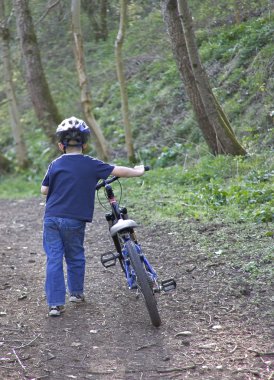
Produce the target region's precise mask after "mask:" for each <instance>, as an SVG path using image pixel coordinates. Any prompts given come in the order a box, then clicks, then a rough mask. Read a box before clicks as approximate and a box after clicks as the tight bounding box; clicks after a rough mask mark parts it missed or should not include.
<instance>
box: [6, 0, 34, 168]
mask: <svg viewBox="0 0 274 380" xmlns="http://www.w3.org/2000/svg"><path fill="white" fill-rule="evenodd" d="M0 22H1V25H0V37H1V41H2V53H3V71H4V78H5V90H6V95H7V99H8V107H9V113H10V118H11V130H12V135H13V140H14V145H15V153H16V160H17V165H18V166H19V167H20V168H26V167H27V166H28V158H27V149H26V145H25V142H24V139H23V130H22V125H21V123H20V117H19V111H18V105H17V100H16V96H15V89H14V85H13V80H12V68H11V59H10V46H9V42H10V31H9V28H8V25H7V21H6V19H5V5H4V0H0Z"/></svg>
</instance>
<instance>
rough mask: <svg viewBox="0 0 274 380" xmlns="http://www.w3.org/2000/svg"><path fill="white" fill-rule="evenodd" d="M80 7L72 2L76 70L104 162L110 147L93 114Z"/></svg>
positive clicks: (76, 1)
mask: <svg viewBox="0 0 274 380" xmlns="http://www.w3.org/2000/svg"><path fill="white" fill-rule="evenodd" d="M80 5H81V0H72V1H71V15H72V32H73V38H74V55H75V61H76V68H77V72H78V79H79V85H80V90H81V104H82V107H83V111H84V115H85V119H86V121H87V123H88V124H89V125H90V127H91V129H92V131H93V133H94V135H95V147H96V151H97V153H98V156H99V157H100V158H101V159H102V160H105V161H106V160H108V158H109V153H108V146H107V142H106V140H105V138H104V135H103V133H102V130H101V129H100V127H99V125H98V124H97V122H96V120H95V117H94V115H93V112H92V101H91V94H90V91H89V88H88V79H87V75H86V68H85V58H84V48H83V37H82V31H81V24H80V8H81V7H80Z"/></svg>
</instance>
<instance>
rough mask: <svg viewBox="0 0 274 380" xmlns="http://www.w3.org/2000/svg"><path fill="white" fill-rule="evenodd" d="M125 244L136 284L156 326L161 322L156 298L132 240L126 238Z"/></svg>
mask: <svg viewBox="0 0 274 380" xmlns="http://www.w3.org/2000/svg"><path fill="white" fill-rule="evenodd" d="M125 245H126V249H127V252H128V255H129V258H130V262H131V265H132V267H133V269H134V271H135V275H136V278H137V284H138V286H139V287H140V289H141V292H142V294H143V296H144V299H145V303H146V307H147V310H148V313H149V316H150V319H151V322H152V324H153V326H156V327H158V326H160V324H161V318H160V315H159V312H158V308H157V302H156V298H155V296H154V293H153V290H152V288H151V284H150V281H149V280H150V279H149V277H148V274H147V273H146V270H145V268H144V265H143V263H142V261H141V257H140V255H139V253H138V250H137V248H136V246H135V244H134V242H133V241H132V240H128V241H127V242H126V244H125Z"/></svg>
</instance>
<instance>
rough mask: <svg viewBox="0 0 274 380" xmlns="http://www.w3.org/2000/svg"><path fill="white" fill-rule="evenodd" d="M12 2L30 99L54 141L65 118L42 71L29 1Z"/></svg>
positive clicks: (41, 123) (42, 124)
mask: <svg viewBox="0 0 274 380" xmlns="http://www.w3.org/2000/svg"><path fill="white" fill-rule="evenodd" d="M13 6H14V9H15V15H16V24H17V30H18V35H19V38H20V44H21V50H22V55H23V59H24V62H25V70H26V82H27V85H28V89H29V93H30V97H31V101H32V104H33V107H34V111H35V114H36V116H37V119H38V121H39V124H40V126H41V128H43V129H44V131H45V133H46V135H47V136H48V137H49V139H50V140H51V142H52V143H53V142H55V130H56V126H57V125H58V124H59V123H60V122H61V121H62V118H61V117H60V115H59V112H58V109H57V107H56V105H55V103H54V101H53V99H52V96H51V93H50V89H49V86H48V83H47V80H46V77H45V74H44V71H43V66H42V62H41V57H40V51H39V46H38V42H37V38H36V34H35V30H34V26H33V21H32V17H31V13H30V10H29V6H28V1H27V0H13Z"/></svg>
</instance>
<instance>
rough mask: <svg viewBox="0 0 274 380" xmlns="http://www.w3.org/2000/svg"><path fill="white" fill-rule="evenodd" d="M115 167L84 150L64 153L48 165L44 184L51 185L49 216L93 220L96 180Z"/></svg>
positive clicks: (47, 215)
mask: <svg viewBox="0 0 274 380" xmlns="http://www.w3.org/2000/svg"><path fill="white" fill-rule="evenodd" d="M113 169H114V166H113V165H109V164H107V163H105V162H103V161H100V160H97V159H95V158H93V157H90V156H87V155H83V154H71V155H70V154H63V155H62V156H61V157H59V158H57V159H56V160H54V161H53V162H52V163H51V164H50V165H49V167H48V171H47V173H46V175H45V177H44V179H43V182H42V185H43V186H48V187H49V190H48V194H47V200H46V208H45V217H60V218H71V219H78V220H82V221H86V222H91V221H92V217H93V212H94V197H95V188H96V184H97V182H98V181H99V180H100V179H106V178H107V177H108V176H109V175H110V174H111V172H112V170H113Z"/></svg>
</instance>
